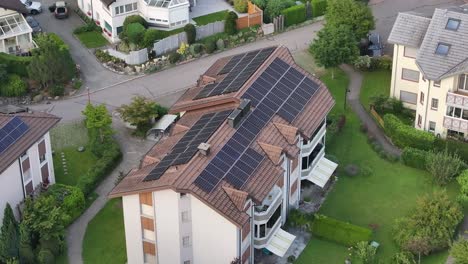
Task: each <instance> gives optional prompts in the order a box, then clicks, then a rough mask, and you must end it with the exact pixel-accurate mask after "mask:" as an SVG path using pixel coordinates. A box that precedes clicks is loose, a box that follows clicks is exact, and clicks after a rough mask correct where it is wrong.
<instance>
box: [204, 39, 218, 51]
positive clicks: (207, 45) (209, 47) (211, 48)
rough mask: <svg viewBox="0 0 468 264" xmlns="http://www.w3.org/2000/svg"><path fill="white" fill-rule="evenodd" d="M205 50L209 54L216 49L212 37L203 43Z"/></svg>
mask: <svg viewBox="0 0 468 264" xmlns="http://www.w3.org/2000/svg"><path fill="white" fill-rule="evenodd" d="M205 50H206V53H208V54H211V53H213V52H215V50H216V41H215V40H214V39H210V40H208V41H207V42H206V43H205Z"/></svg>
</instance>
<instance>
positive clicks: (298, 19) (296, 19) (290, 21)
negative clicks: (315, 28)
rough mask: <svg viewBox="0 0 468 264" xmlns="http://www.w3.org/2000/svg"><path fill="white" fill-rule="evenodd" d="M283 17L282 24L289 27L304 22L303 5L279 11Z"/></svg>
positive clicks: (304, 11)
mask: <svg viewBox="0 0 468 264" xmlns="http://www.w3.org/2000/svg"><path fill="white" fill-rule="evenodd" d="M281 14H282V15H284V24H285V26H287V27H289V26H292V25H295V24H299V23H302V22H304V21H306V8H305V5H303V4H302V5H295V6H291V7H289V8H286V9H284V10H283V11H281Z"/></svg>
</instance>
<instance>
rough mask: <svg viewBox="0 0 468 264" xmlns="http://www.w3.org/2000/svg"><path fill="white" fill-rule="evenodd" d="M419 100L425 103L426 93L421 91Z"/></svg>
mask: <svg viewBox="0 0 468 264" xmlns="http://www.w3.org/2000/svg"><path fill="white" fill-rule="evenodd" d="M419 102H420V103H421V104H422V105H423V104H424V93H423V92H421V94H420V95H419Z"/></svg>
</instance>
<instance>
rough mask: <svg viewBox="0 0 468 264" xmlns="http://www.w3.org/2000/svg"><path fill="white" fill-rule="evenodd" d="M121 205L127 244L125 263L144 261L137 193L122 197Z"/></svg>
mask: <svg viewBox="0 0 468 264" xmlns="http://www.w3.org/2000/svg"><path fill="white" fill-rule="evenodd" d="M122 205H123V212H124V224H125V242H126V246H127V263H128V264H139V263H144V261H143V241H142V230H141V219H140V213H141V212H140V199H139V197H138V194H135V195H127V196H124V197H122Z"/></svg>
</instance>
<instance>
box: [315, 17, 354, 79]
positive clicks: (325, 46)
mask: <svg viewBox="0 0 468 264" xmlns="http://www.w3.org/2000/svg"><path fill="white" fill-rule="evenodd" d="M317 36H318V38H317V39H316V40H315V41H314V42H313V43H312V44H311V45H310V49H309V51H310V52H311V53H312V55H313V56H314V58H315V61H316V62H317V64H318V65H319V66H323V67H325V68H327V69H328V68H332V67H337V66H338V65H340V64H343V63H351V62H353V61H354V59H355V58H356V57H357V56H358V55H359V49H358V47H357V42H356V39H355V38H354V36H353V33H352V32H351V30H350V29H349V27H348V26H346V25H341V26H338V27H328V26H326V27H324V28H323V29H321V30H320V31H319V32H318V34H317ZM334 77H335V76H334V72H333V70H332V79H334Z"/></svg>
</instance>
